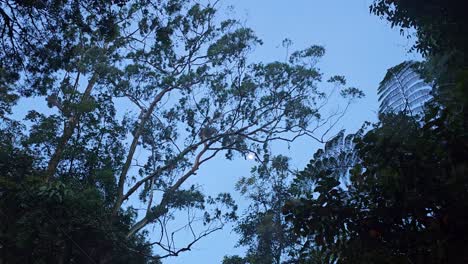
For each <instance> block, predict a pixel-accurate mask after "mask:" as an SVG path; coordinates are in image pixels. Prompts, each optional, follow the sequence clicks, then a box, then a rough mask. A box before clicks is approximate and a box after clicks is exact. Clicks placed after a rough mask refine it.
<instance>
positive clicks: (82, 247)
mask: <svg viewBox="0 0 468 264" xmlns="http://www.w3.org/2000/svg"><path fill="white" fill-rule="evenodd" d="M33 162H34V158H33V156H31V155H29V154H28V153H25V152H24V151H22V150H21V149H18V148H15V147H14V146H12V145H9V144H8V143H7V142H4V143H3V144H2V146H1V148H0V171H1V175H0V215H1V216H0V217H1V219H2V220H1V224H2V225H1V228H0V245H1V247H0V259H1V262H2V263H159V261H156V260H153V259H152V258H150V256H151V255H152V254H151V247H150V246H149V245H148V244H147V242H146V240H145V238H144V236H142V235H141V236H137V237H135V239H132V240H130V241H129V240H126V239H125V236H126V234H127V232H128V230H129V228H130V226H131V224H132V223H133V221H134V218H135V214H134V212H132V211H131V210H129V211H127V212H125V213H123V214H122V215H121V216H119V218H117V219H114V221H111V222H110V221H109V220H108V219H109V217H108V216H109V214H110V208H111V207H110V205H109V204H108V203H109V201H106V199H105V197H106V196H109V195H112V194H110V193H108V192H107V191H106V190H105V189H104V188H99V187H98V186H96V185H92V184H87V183H83V182H79V181H76V180H74V179H70V178H69V177H67V178H63V179H58V180H57V181H54V182H52V183H48V184H44V183H43V182H42V181H41V180H40V179H41V177H38V175H37V174H38V173H40V172H39V171H37V170H36V169H35V168H34V166H33ZM106 203H107V204H106ZM106 208H107V209H106Z"/></svg>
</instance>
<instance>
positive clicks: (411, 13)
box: [370, 0, 468, 55]
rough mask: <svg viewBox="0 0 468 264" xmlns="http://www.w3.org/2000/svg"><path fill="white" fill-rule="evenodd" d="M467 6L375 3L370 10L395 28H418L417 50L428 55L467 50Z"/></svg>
mask: <svg viewBox="0 0 468 264" xmlns="http://www.w3.org/2000/svg"><path fill="white" fill-rule="evenodd" d="M465 9H466V3H465V2H464V1H458V0H413V1H397V0H375V1H374V3H373V4H372V5H371V6H370V11H371V12H372V13H374V14H376V15H378V16H380V17H382V18H384V19H386V20H388V21H389V22H390V23H391V26H392V27H395V26H396V27H401V28H403V29H408V28H415V29H416V31H417V40H416V44H415V46H414V48H416V49H417V50H418V51H420V52H421V53H423V54H425V55H434V54H440V53H444V52H447V51H454V50H458V51H464V50H466V47H467V46H468V18H467V17H466V14H465Z"/></svg>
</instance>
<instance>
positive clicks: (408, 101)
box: [377, 61, 432, 115]
mask: <svg viewBox="0 0 468 264" xmlns="http://www.w3.org/2000/svg"><path fill="white" fill-rule="evenodd" d="M416 67H417V63H416V62H414V61H405V62H403V63H400V64H398V65H397V66H395V67H392V68H390V69H388V71H387V74H386V75H385V77H384V79H383V80H382V82H381V83H380V86H379V88H378V90H377V93H378V95H379V102H380V107H379V113H398V112H402V111H404V112H406V113H408V114H410V115H418V114H421V113H422V111H423V107H424V104H425V103H426V102H427V101H429V100H430V99H431V98H432V96H431V90H432V87H431V85H430V84H428V83H426V82H425V81H424V80H423V79H422V77H421V76H420V74H419V73H418V72H417V71H416Z"/></svg>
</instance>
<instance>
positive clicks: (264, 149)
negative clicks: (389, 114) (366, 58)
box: [0, 0, 361, 262]
mask: <svg viewBox="0 0 468 264" xmlns="http://www.w3.org/2000/svg"><path fill="white" fill-rule="evenodd" d="M1 4H2V5H1V15H2V16H1V17H2V21H3V23H4V24H2V26H3V27H2V30H3V31H2V34H1V35H0V36H1V40H2V45H3V46H2V50H1V53H0V58H1V61H2V64H1V65H0V66H1V67H0V69H1V71H0V73H1V75H0V77H2V79H1V81H2V82H1V83H0V84H1V87H5V88H2V89H4V90H5V91H7V92H8V93H9V95H8V96H3V95H2V97H1V100H2V104H3V102H4V105H6V107H4V108H3V109H5V110H4V111H5V113H7V112H8V111H9V109H11V107H12V105H14V103H15V102H17V97H20V101H21V100H27V99H28V100H30V101H31V100H32V102H34V104H40V102H45V103H47V105H48V107H49V109H47V110H44V111H40V109H41V108H40V107H37V108H36V107H34V108H33V109H31V110H30V111H29V112H28V114H27V115H26V119H25V120H23V121H22V122H18V121H15V122H17V124H18V130H17V133H14V134H11V136H12V137H11V138H10V139H9V140H10V141H11V145H12V146H14V148H15V149H18V151H21V152H24V153H27V154H28V157H30V159H31V160H32V164H31V169H33V170H34V173H33V174H32V175H28V177H32V178H34V181H35V182H37V185H32V186H37V189H38V190H41V192H42V193H44V192H45V193H48V195H52V194H50V193H60V194H61V193H62V192H63V193H65V190H68V189H71V191H73V193H79V192H82V191H83V190H90V192H91V193H92V195H89V196H88V195H78V196H76V195H75V196H73V199H72V198H70V199H72V200H73V202H71V204H70V205H69V204H65V205H66V208H64V207H63V206H64V204H63V202H62V200H67V199H68V198H67V199H64V198H63V197H62V198H57V199H55V198H54V199H55V200H52V202H53V203H55V204H53V206H60V208H61V209H60V210H59V211H60V212H62V211H63V210H65V209H68V208H69V209H74V208H75V206H76V205H75V203H80V202H82V201H83V202H92V203H93V204H91V205H89V206H88V205H87V206H85V208H94V209H95V208H99V211H100V215H99V217H97V216H96V215H93V214H91V215H89V218H95V217H97V218H99V219H102V221H103V222H104V223H106V224H105V226H107V227H108V228H109V229H106V230H107V231H106V232H104V231H102V229H99V230H101V231H102V232H104V233H106V235H109V237H110V241H111V242H112V243H117V242H119V241H139V242H138V243H137V242H135V243H137V244H138V247H139V248H143V249H145V250H148V248H152V247H153V246H157V247H158V254H156V255H151V254H149V252H147V251H145V252H146V253H144V252H143V253H142V252H141V251H142V250H136V252H137V253H141V254H143V256H144V257H145V259H160V258H164V257H169V256H177V255H178V254H180V253H182V252H184V251H188V250H190V249H191V246H192V245H193V244H194V243H195V242H197V241H198V240H200V239H201V238H203V237H205V236H207V235H209V234H210V233H211V232H214V231H216V230H218V229H220V228H221V227H222V225H223V223H224V222H225V221H228V220H232V219H234V218H235V210H236V206H235V204H234V203H233V201H232V199H231V197H230V196H229V195H228V194H220V195H219V196H217V197H205V195H204V194H203V193H202V192H201V191H200V190H199V189H198V188H197V187H196V186H195V185H192V186H190V185H188V184H187V181H188V179H189V178H193V177H194V176H195V175H196V174H197V171H198V170H199V168H200V167H201V166H203V165H204V164H205V163H207V162H208V161H210V160H211V159H213V158H214V157H215V156H217V155H221V154H225V155H226V158H228V159H231V158H233V157H234V155H241V156H242V155H246V154H247V153H255V154H256V155H257V156H258V157H262V156H263V154H266V153H268V150H269V148H268V146H269V144H270V142H272V141H275V140H283V141H292V140H294V139H295V138H297V137H299V136H303V135H314V133H315V132H316V131H317V129H319V128H320V127H321V126H323V125H324V124H328V123H329V122H332V121H334V119H333V117H332V118H331V119H330V118H329V117H322V116H321V115H320V112H319V110H320V109H321V107H323V105H324V104H325V103H326V102H327V93H326V92H324V91H322V90H321V89H319V88H318V86H317V85H318V83H319V82H320V81H321V78H322V74H321V73H320V72H319V71H318V70H317V69H316V68H315V62H316V61H317V59H318V58H320V57H322V56H323V55H324V49H323V48H322V47H319V46H312V47H310V48H307V49H305V50H302V51H297V52H294V53H292V54H291V55H290V56H289V61H287V62H271V63H250V60H249V58H248V55H249V52H250V51H251V50H252V49H253V48H254V47H255V46H256V45H259V44H261V41H260V40H259V39H258V38H257V37H256V36H255V34H254V32H253V31H252V30H250V29H248V28H245V27H243V26H241V25H240V23H238V22H237V21H235V20H232V19H228V20H225V21H220V19H219V18H218V17H217V16H216V2H215V3H213V4H206V5H203V4H200V3H192V2H190V1H183V0H164V1H146V0H145V1H143V0H131V1H130V0H129V1H99V0H88V1H77V0H75V1H39V2H38V1H32V2H29V1H26V2H24V1H1ZM7 77H8V78H7ZM341 93H342V95H343V96H344V97H346V98H348V99H351V98H354V97H359V96H361V94H360V92H359V91H358V90H357V89H355V88H347V89H344V90H342V91H341ZM13 109H14V108H13ZM335 117H339V115H336V116H335ZM7 119H8V120H10V119H11V120H13V119H14V111H13V115H8V116H2V122H9V121H8V120H7ZM12 122H13V121H12ZM5 124H6V123H5ZM8 169H11V168H8ZM8 169H5V171H3V172H2V173H3V175H6V176H5V177H7V178H9V177H10V176H9V175H10V172H9V171H8ZM28 177H26V175H23V177H22V178H21V179H22V180H21V181H20V183H22V181H26V180H25V178H28ZM187 185H188V186H187ZM21 186H23V185H21ZM57 188H58V189H59V190H57ZM10 192H12V191H8V192H6V193H2V195H3V194H4V195H10V194H9V193H10ZM18 192H29V191H28V189H22V187H21V188H20V190H19V191H18ZM67 193H68V191H67ZM85 193H86V194H87V192H85ZM37 195H43V194H37ZM64 195H65V194H64ZM52 197H55V196H54V195H52ZM60 197H61V196H60ZM67 197H68V196H67ZM31 199H33V200H34V199H35V198H31ZM138 199H139V200H140V202H141V203H142V204H144V206H143V207H144V208H135V203H134V202H133V201H136V200H138ZM130 200H131V201H132V202H128V201H130ZM67 201H68V200H67ZM33 205H35V204H33ZM6 206H12V209H13V210H15V204H12V203H9V204H8V205H6ZM45 206H46V205H44V204H38V205H37V208H38V210H39V212H43V211H47V210H48V209H46V207H45ZM139 207H140V206H139ZM221 207H222V208H224V210H221V209H222V208H221ZM54 208H55V207H54ZM78 208H80V207H78ZM137 209H139V210H137ZM140 209H142V210H140ZM80 210H81V209H80ZM80 210H78V212H79V211H80ZM83 210H84V209H83ZM89 210H91V209H89ZM180 211H187V212H188V213H189V215H190V217H189V220H188V222H187V225H186V226H185V228H186V229H188V230H191V233H192V234H193V238H192V241H191V242H188V243H187V244H186V245H184V246H180V245H179V244H176V242H175V240H176V239H174V235H173V234H174V233H173V232H175V231H172V230H169V229H168V228H169V226H170V224H169V223H170V221H171V220H173V219H174V217H175V215H176V213H177V212H180ZM197 211H202V212H204V213H203V216H204V217H203V218H202V219H201V220H199V219H200V217H196V215H195V214H194V213H195V212H197ZM64 212H68V211H67V210H65V211H64ZM67 214H68V213H67ZM70 214H71V217H72V218H73V217H75V216H76V211H73V213H70ZM28 219H30V220H31V219H34V218H33V217H32V218H28ZM65 219H69V218H65ZM84 219H85V218H84ZM9 221H12V222H10V224H12V225H16V224H18V225H20V223H16V222H15V221H14V219H10V220H9ZM27 221H29V220H27ZM80 221H82V222H80V223H85V222H86V221H84V220H83V219H80ZM122 221H124V224H122V223H121V222H122ZM65 222H66V221H65ZM195 222H201V223H202V224H203V226H204V228H203V229H202V231H199V232H196V231H195V230H194V225H195V224H196V223H195ZM150 225H154V226H155V227H156V228H158V230H159V232H158V236H157V237H156V238H155V239H153V240H152V241H150V242H144V239H143V238H144V237H145V234H147V233H146V231H147V230H148V227H149V226H150ZM96 226H98V227H102V226H104V224H103V223H96ZM115 229H117V230H120V232H121V233H119V235H114V231H113V230H115ZM109 230H110V231H109ZM55 231H57V230H55ZM57 232H59V231H57ZM77 232H78V233H79V234H81V232H85V231H83V229H80V230H79V231H77ZM52 233H53V232H52ZM59 233H60V232H59ZM171 234H172V235H171ZM141 236H143V238H141ZM97 237H99V236H97ZM42 239H44V240H45V241H48V243H53V241H55V240H56V239H55V238H54V237H53V236H48V237H45V238H44V237H39V238H37V240H34V241H38V243H40V242H41V241H42ZM14 240H15V238H12V237H10V236H8V240H7V241H10V242H13V241H14ZM72 241H73V240H72ZM140 242H141V243H140ZM85 244H86V243H85ZM130 244H131V243H127V249H128V250H130V251H133V252H135V248H133V247H132V246H129V245H130ZM140 244H141V245H140ZM69 247H71V248H72V251H76V250H78V249H79V248H83V246H82V245H79V244H75V243H72V244H68V245H60V246H58V247H57V250H58V251H62V252H66V251H67V250H68V248H69ZM93 250H99V251H100V252H101V253H100V254H97V255H92V254H90V253H89V252H90V251H93ZM143 251H144V250H143ZM84 252H86V254H85V253H84ZM114 253H115V252H114V251H112V250H109V251H107V250H105V249H100V248H99V249H98V248H96V247H93V246H92V245H91V246H90V248H83V252H82V254H84V255H88V256H90V258H91V259H93V260H94V261H98V262H99V261H101V262H106V261H107V262H111V261H114V260H112V257H113V256H114V255H113V254H114ZM32 254H36V253H34V252H32ZM147 254H149V256H147ZM114 257H115V256H114ZM55 260H56V259H54V261H52V260H48V261H49V262H50V261H51V262H56V261H55Z"/></svg>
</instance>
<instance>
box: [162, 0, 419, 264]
mask: <svg viewBox="0 0 468 264" xmlns="http://www.w3.org/2000/svg"><path fill="white" fill-rule="evenodd" d="M370 3H371V1H370V0H352V1H350V0H321V1H318V0H289V1H284V0H222V2H221V6H222V10H221V16H223V14H225V13H223V12H227V11H225V10H227V9H228V6H230V5H232V6H233V8H234V16H235V17H236V18H238V19H240V20H241V21H243V22H245V24H246V25H247V26H249V27H251V28H252V29H253V30H254V31H255V32H256V34H257V36H259V37H260V38H261V39H262V40H263V41H264V44H263V45H262V46H260V47H258V48H257V49H256V50H255V52H254V54H253V60H254V61H273V60H284V57H285V51H284V49H283V48H282V47H281V42H282V40H283V39H285V38H289V39H291V40H292V41H293V43H294V45H293V47H292V48H293V49H302V48H306V47H308V46H310V45H313V44H318V45H323V46H324V47H325V48H326V51H327V52H326V55H325V57H324V58H323V60H322V61H321V62H320V63H319V64H318V67H319V68H320V69H321V70H322V72H323V73H324V74H325V75H335V74H338V75H344V76H346V78H347V80H348V84H349V85H351V86H355V87H358V88H360V89H362V90H363V91H364V92H365V94H366V97H365V98H364V99H362V100H360V101H358V102H357V103H356V104H354V105H353V106H352V107H351V109H350V110H349V111H348V113H347V115H346V118H344V119H343V120H342V122H340V123H339V124H338V126H337V128H336V129H337V130H338V129H342V128H344V129H346V130H347V131H348V132H350V133H352V132H354V131H356V130H357V129H358V128H360V127H361V125H362V123H363V122H364V121H375V120H376V113H377V110H378V102H377V87H378V83H379V82H380V81H381V80H382V78H383V76H384V75H385V71H386V70H387V69H388V68H389V67H392V66H394V65H396V64H398V63H400V62H402V61H404V60H419V59H420V56H419V55H418V54H409V53H408V52H407V51H408V49H409V48H410V46H411V44H412V41H413V40H411V39H407V38H406V37H405V36H401V35H400V33H399V30H398V29H391V28H390V26H389V24H388V23H386V22H385V21H381V20H380V19H379V18H378V17H375V16H373V15H371V14H369V9H368V6H369V4H370ZM231 16H232V13H231ZM320 146H321V145H320V144H318V143H317V142H314V141H313V140H312V139H307V138H303V139H301V140H299V141H298V142H296V143H294V144H291V145H290V148H287V147H286V146H278V147H277V148H276V149H275V150H276V151H277V152H281V153H276V154H283V155H289V156H290V157H291V164H292V167H294V168H302V167H303V166H305V165H306V163H307V162H308V161H309V159H310V158H311V157H312V155H313V153H314V152H315V151H316V150H317V148H318V147H320ZM252 165H254V164H253V162H252V161H245V160H235V161H225V160H223V159H222V158H218V159H215V160H213V162H212V163H210V164H207V166H206V167H204V168H203V169H201V171H200V172H199V173H198V174H197V175H196V176H195V178H194V179H192V180H193V183H197V184H201V185H202V188H203V190H205V191H206V192H207V193H208V194H216V193H218V192H226V191H228V192H234V190H233V186H234V184H235V182H236V181H237V180H238V179H239V177H241V176H246V175H248V173H249V170H250V167H251V166H252ZM234 197H235V198H236V199H238V203H239V205H240V207H241V208H245V206H246V205H247V202H246V201H243V200H242V199H241V197H239V195H238V194H236V193H234ZM236 241H237V236H236V235H235V234H234V233H233V232H232V230H231V227H230V226H227V227H226V228H225V229H224V230H222V231H220V232H218V233H215V234H213V235H211V236H209V237H207V238H205V239H204V240H202V241H200V242H199V243H197V244H196V245H194V247H193V249H192V251H190V252H186V253H183V254H182V255H181V256H179V257H176V258H170V259H166V260H165V261H164V263H167V264H182V263H183V264H186V263H190V264H192V263H195V264H198V263H202V264H205V263H207V264H212V263H213V264H215V263H221V260H222V258H223V256H224V255H233V254H242V253H243V249H242V248H234V246H235V244H236Z"/></svg>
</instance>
